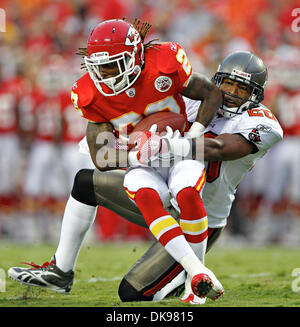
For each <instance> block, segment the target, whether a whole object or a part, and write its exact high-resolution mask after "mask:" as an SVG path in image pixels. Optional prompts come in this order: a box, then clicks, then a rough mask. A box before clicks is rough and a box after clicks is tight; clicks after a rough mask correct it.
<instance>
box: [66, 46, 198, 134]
mask: <svg viewBox="0 0 300 327" xmlns="http://www.w3.org/2000/svg"><path fill="white" fill-rule="evenodd" d="M191 74H192V67H191V65H190V63H189V61H188V59H187V56H186V54H185V52H184V50H183V48H182V47H181V46H180V45H179V44H177V43H175V42H166V43H161V44H159V45H157V46H154V47H150V48H147V49H146V51H145V65H144V67H143V70H142V72H141V75H140V77H139V78H138V79H137V81H136V82H135V83H134V84H133V85H132V87H130V88H129V89H127V90H126V91H124V92H122V93H120V94H118V95H115V96H108V97H106V96H103V95H102V94H101V93H100V92H99V91H98V90H97V88H96V87H95V85H94V83H93V81H92V80H91V78H90V76H89V74H88V73H87V74H85V75H84V76H82V77H81V78H80V79H79V80H78V81H77V82H76V83H75V84H74V85H73V88H72V92H71V99H72V101H73V103H74V106H75V108H76V109H77V110H78V111H79V112H80V113H81V115H82V116H83V117H85V118H86V119H88V120H89V121H91V122H96V123H101V122H109V123H111V124H112V125H113V127H114V129H115V131H116V133H117V134H118V133H120V132H121V134H129V133H130V132H131V131H132V129H133V128H134V126H135V125H136V124H137V123H138V122H139V121H141V120H142V119H143V118H144V117H146V116H148V115H150V114H152V113H154V112H158V111H166V110H169V111H172V112H175V113H180V114H182V115H184V116H185V118H186V113H185V103H184V101H183V99H182V95H181V94H180V92H182V91H183V90H184V88H185V87H186V86H187V84H188V82H189V79H190V76H191ZM103 88H104V89H105V92H110V89H109V88H108V87H107V86H106V85H103ZM186 121H187V118H186ZM186 125H187V126H188V123H187V124H186Z"/></svg>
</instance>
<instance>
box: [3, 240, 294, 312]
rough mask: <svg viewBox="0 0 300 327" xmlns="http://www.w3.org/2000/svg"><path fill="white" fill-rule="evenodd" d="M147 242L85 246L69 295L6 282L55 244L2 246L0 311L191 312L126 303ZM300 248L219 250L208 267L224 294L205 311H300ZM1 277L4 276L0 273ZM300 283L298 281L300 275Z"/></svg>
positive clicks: (170, 303)
mask: <svg viewBox="0 0 300 327" xmlns="http://www.w3.org/2000/svg"><path fill="white" fill-rule="evenodd" d="M148 245H149V243H106V244H91V245H85V246H84V247H83V248H82V251H81V253H80V255H79V258H78V264H77V267H76V271H75V282H74V286H73V289H72V291H71V293H70V294H68V295H61V294H56V293H54V292H51V291H48V290H42V289H39V288H34V287H33V288H32V287H31V288H29V287H27V286H24V285H20V284H19V283H17V282H14V281H12V280H10V279H8V278H7V269H8V268H9V267H10V266H20V265H21V266H22V264H21V262H24V261H27V262H31V261H34V262H35V263H38V264H42V263H43V262H44V261H47V260H48V259H49V258H50V257H51V256H52V255H53V253H54V251H55V249H56V247H55V246H54V245H51V246H50V245H37V246H29V245H17V244H9V243H0V269H3V270H4V271H5V273H6V280H5V281H6V289H5V292H0V307H152V306H153V307H184V306H186V307H189V306H191V305H190V304H183V303H181V302H180V301H179V300H178V298H174V297H173V298H168V299H167V300H163V301H160V302H155V303H153V302H132V303H122V302H121V301H120V299H119V297H118V285H119V283H120V281H121V278H122V276H123V275H124V274H125V273H126V271H127V270H128V269H129V268H130V266H131V265H132V264H133V263H134V262H135V261H136V260H137V259H138V258H139V257H140V256H141V255H142V254H143V253H144V252H145V250H146V249H147V246H148ZM299 259H300V254H299V249H298V248H283V247H279V246H278V247H276V246H272V247H271V246H270V247H265V248H255V247H245V248H239V249H235V248H225V247H223V246H222V247H221V246H216V247H215V248H213V249H212V250H211V251H210V252H209V253H208V254H207V259H206V264H207V266H208V267H210V268H211V269H212V270H213V271H214V272H215V274H216V275H217V276H218V278H219V279H220V281H221V282H222V284H223V286H224V288H225V292H226V293H225V294H224V295H223V297H222V298H220V299H219V300H218V301H215V302H213V301H211V300H209V299H208V300H207V302H206V304H205V305H204V306H205V307H298V306H300V292H297V291H293V290H292V283H293V281H294V285H296V286H297V285H298V288H297V289H299V288H300V281H299V283H297V280H296V277H293V276H292V271H293V270H294V269H295V268H298V267H300V260H299ZM2 272H3V271H2ZM298 279H299V276H298Z"/></svg>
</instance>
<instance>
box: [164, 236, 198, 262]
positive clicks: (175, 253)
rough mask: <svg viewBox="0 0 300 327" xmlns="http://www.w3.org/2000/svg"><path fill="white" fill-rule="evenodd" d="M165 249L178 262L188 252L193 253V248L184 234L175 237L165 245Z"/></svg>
mask: <svg viewBox="0 0 300 327" xmlns="http://www.w3.org/2000/svg"><path fill="white" fill-rule="evenodd" d="M165 249H166V250H167V251H168V252H169V254H170V255H171V256H172V257H173V258H174V259H175V260H176V261H177V262H180V260H181V259H182V258H183V257H185V256H186V255H187V254H189V253H193V250H192V248H191V247H190V245H189V243H188V242H187V241H186V239H185V237H184V236H183V235H179V236H176V237H174V238H173V239H172V240H171V241H169V242H168V243H167V244H166V245H165ZM180 263H181V262H180Z"/></svg>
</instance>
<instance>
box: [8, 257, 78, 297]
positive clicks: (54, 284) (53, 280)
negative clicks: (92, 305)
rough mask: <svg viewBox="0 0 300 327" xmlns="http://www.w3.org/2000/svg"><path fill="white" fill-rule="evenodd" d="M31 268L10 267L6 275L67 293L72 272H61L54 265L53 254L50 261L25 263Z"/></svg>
mask: <svg viewBox="0 0 300 327" xmlns="http://www.w3.org/2000/svg"><path fill="white" fill-rule="evenodd" d="M24 264H28V265H30V266H32V267H33V268H21V267H11V268H9V269H8V277H9V278H11V279H13V280H15V281H17V282H19V283H20V284H25V285H29V286H39V287H43V288H46V289H49V290H51V291H54V292H58V293H69V292H70V290H71V288H72V285H73V279H74V272H73V271H72V270H70V271H69V272H63V271H62V270H60V269H59V268H58V267H57V266H56V261H55V256H54V257H52V258H51V260H50V262H45V263H44V264H43V265H41V266H39V265H37V264H35V263H26V262H24Z"/></svg>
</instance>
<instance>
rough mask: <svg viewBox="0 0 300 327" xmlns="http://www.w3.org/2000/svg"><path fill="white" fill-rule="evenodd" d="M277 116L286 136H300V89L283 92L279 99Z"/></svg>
mask: <svg viewBox="0 0 300 327" xmlns="http://www.w3.org/2000/svg"><path fill="white" fill-rule="evenodd" d="M277 111H278V113H277V116H278V120H279V122H280V124H281V126H282V129H283V132H284V135H285V136H287V135H294V136H296V135H298V136H299V135H300V89H299V90H293V91H292V90H282V91H281V92H280V94H279V96H278V99H277Z"/></svg>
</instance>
